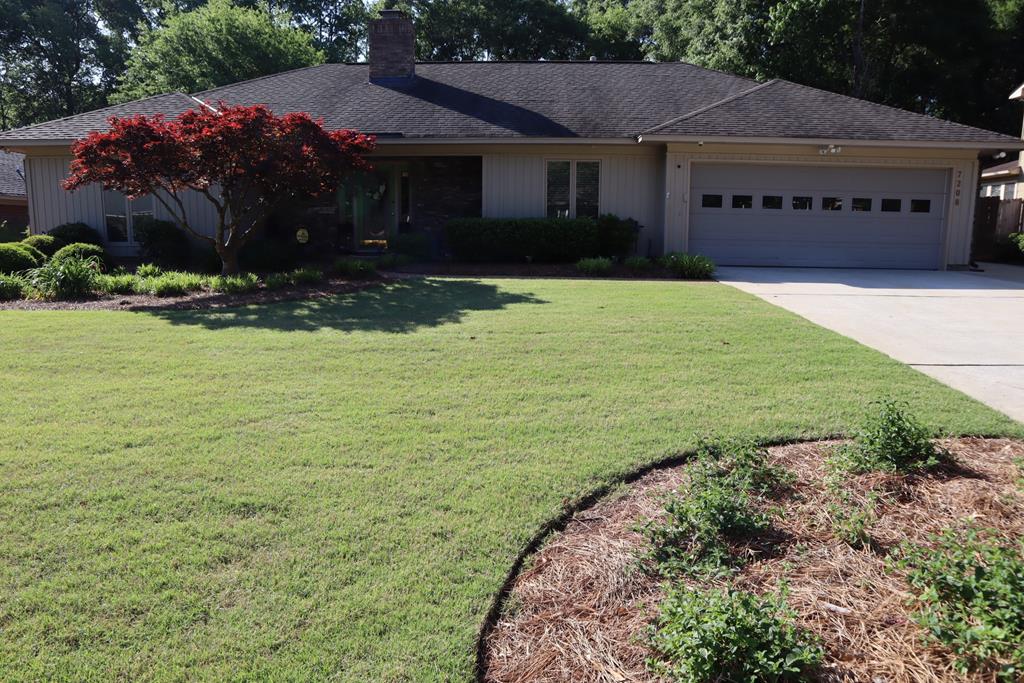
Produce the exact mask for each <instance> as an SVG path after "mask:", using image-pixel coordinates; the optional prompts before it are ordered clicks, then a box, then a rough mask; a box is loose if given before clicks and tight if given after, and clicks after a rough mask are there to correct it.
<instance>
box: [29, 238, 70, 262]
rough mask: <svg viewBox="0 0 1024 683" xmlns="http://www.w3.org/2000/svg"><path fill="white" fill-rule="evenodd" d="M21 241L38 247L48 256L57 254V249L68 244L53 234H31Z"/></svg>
mask: <svg viewBox="0 0 1024 683" xmlns="http://www.w3.org/2000/svg"><path fill="white" fill-rule="evenodd" d="M21 243H22V244H27V245H29V246H30V247H33V248H35V249H38V250H39V251H40V252H42V253H43V254H44V255H45V256H47V257H50V256H53V255H54V254H56V253H57V250H58V249H60V248H61V247H63V246H65V244H66V243H65V242H64V241H63V240H59V239H57V238H56V237H54V236H53V235H29V236H28V237H26V238H25V239H23V240H22V241H21Z"/></svg>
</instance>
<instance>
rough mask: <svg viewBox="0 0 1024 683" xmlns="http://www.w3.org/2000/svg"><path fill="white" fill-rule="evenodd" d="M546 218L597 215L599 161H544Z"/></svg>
mask: <svg viewBox="0 0 1024 683" xmlns="http://www.w3.org/2000/svg"><path fill="white" fill-rule="evenodd" d="M546 185H547V188H546V214H547V217H548V218H597V215H598V214H599V213H600V207H601V162H600V161H583V160H580V161H569V160H561V159H559V160H551V161H548V162H547V184H546Z"/></svg>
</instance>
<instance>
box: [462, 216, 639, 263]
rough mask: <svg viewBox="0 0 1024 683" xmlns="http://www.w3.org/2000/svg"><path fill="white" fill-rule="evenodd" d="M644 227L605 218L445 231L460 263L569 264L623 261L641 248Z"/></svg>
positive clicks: (481, 221)
mask: <svg viewBox="0 0 1024 683" xmlns="http://www.w3.org/2000/svg"><path fill="white" fill-rule="evenodd" d="M639 230H640V224H639V223H637V222H636V221H634V220H631V219H622V218H618V217H616V216H613V215H610V214H606V215H603V216H601V217H600V218H598V219H597V220H594V219H592V218H458V219H455V220H452V221H449V222H448V224H447V225H446V226H445V237H446V238H447V242H448V248H449V250H450V251H451V252H452V254H453V255H454V256H455V258H456V259H458V260H460V261H513V262H514V261H534V262H546V263H567V262H573V261H579V260H580V259H583V258H591V257H597V256H603V257H619V256H624V255H625V254H628V253H629V252H630V251H632V250H633V248H634V245H635V244H636V237H637V234H638V232H639Z"/></svg>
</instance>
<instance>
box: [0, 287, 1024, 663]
mask: <svg viewBox="0 0 1024 683" xmlns="http://www.w3.org/2000/svg"><path fill="white" fill-rule="evenodd" d="M0 395H2V396H3V397H4V405H3V409H2V410H0V671H3V672H4V673H3V677H4V678H5V679H7V680H26V681H27V680H40V679H47V680H69V681H70V680H76V681H79V680H132V681H138V680H180V679H186V678H187V679H189V680H196V679H202V680H274V681H289V680H295V681H304V680H322V679H328V678H329V679H331V680H346V681H347V680H351V681H366V680H373V681H397V680H415V681H429V680H468V679H471V678H472V676H473V670H474V650H473V648H474V645H475V637H476V634H477V630H478V628H479V626H480V622H481V620H482V619H483V617H484V615H485V613H486V611H487V609H488V607H489V605H490V602H491V600H492V598H493V596H494V594H495V591H496V590H497V589H498V588H499V586H500V585H501V582H502V580H503V579H504V576H505V573H506V572H507V571H508V568H509V566H510V564H511V562H512V560H513V558H514V557H515V555H516V554H517V553H518V552H519V550H520V549H521V548H522V546H523V544H524V543H525V542H526V541H527V540H528V539H529V538H530V536H531V535H532V534H533V533H535V531H536V530H537V529H538V527H539V526H540V525H541V524H542V523H544V522H545V521H546V520H548V519H550V518H551V517H552V516H554V515H556V514H557V513H558V512H559V510H560V509H561V508H562V506H563V505H564V504H565V503H566V502H567V501H572V500H575V499H577V498H579V497H580V496H581V495H584V494H586V493H587V492H589V491H592V490H594V489H595V488H597V487H598V486H601V485H604V484H608V483H609V482H614V481H615V479H616V478H618V477H621V476H622V475H624V474H625V473H628V472H629V471H631V470H634V469H635V468H637V467H638V466H641V465H643V464H645V463H650V462H653V461H656V460H659V459H662V458H665V457H667V456H669V455H672V454H675V453H679V452H682V451H686V450H689V449H692V448H693V447H694V446H695V445H696V444H697V442H698V439H699V438H700V437H701V436H705V435H710V434H716V435H719V436H722V437H733V436H735V437H757V438H761V439H783V438H795V437H820V436H824V435H829V434H833V433H840V432H846V431H848V430H849V429H850V428H851V427H852V426H854V425H856V424H857V421H858V419H859V418H860V417H861V415H862V414H863V412H864V410H865V408H866V406H867V404H868V402H869V401H871V400H873V399H875V398H877V397H879V396H882V395H889V396H893V397H894V398H897V399H903V400H906V401H907V402H908V403H909V405H910V409H911V410H912V411H913V412H914V414H915V415H917V416H918V417H919V418H920V419H921V420H922V421H923V422H925V423H927V424H929V425H937V426H939V427H941V428H942V429H944V430H946V431H948V432H954V433H969V434H990V435H995V434H1007V435H1018V436H1019V435H1021V433H1022V432H1021V426H1020V425H1018V424H1016V423H1013V422H1012V421H1010V420H1009V419H1008V418H1005V417H1003V416H1001V415H1000V414H998V413H996V412H994V411H992V410H989V409H988V408H985V407H984V406H982V405H980V404H979V403H977V402H975V401H973V400H971V399H969V398H967V397H965V396H963V395H962V394H959V393H957V392H955V391H953V390H950V389H947V388H945V387H943V386H941V385H940V384H938V383H937V382H935V381H933V380H931V379H929V378H927V377H925V376H924V375H921V374H919V373H917V372H916V371H914V370H911V369H909V368H907V367H905V366H903V365H900V364H899V363H896V362H895V361H892V360H890V359H888V358H886V357H885V356H883V355H881V354H879V353H876V352H874V351H871V350H869V349H867V348H864V347H862V346H859V345H857V344H856V343H854V342H852V341H850V340H848V339H845V338H843V337H840V336H838V335H836V334H833V333H831V332H828V331H826V330H824V329H821V328H819V327H816V326H814V325H812V324H810V323H809V322H807V321H805V320H803V319H801V318H799V317H797V316H795V315H792V314H790V313H787V312H785V311H783V310H782V309H779V308H775V307H772V306H770V305H768V304H766V303H764V302H761V301H759V300H757V299H755V298H754V297H752V296H748V295H746V294H743V293H740V292H738V291H736V290H734V289H731V288H729V287H726V286H723V285H718V284H714V283H682V282H672V281H664V282H607V281H585V280H484V281H475V280H442V279H431V280H410V281H403V282H400V283H397V284H392V285H388V286H382V287H379V288H374V289H369V290H365V291H362V292H356V293H352V294H349V295H341V296H338V297H335V298H327V299H318V300H312V301H307V302H292V303H285V304H276V305H268V306H262V307H250V308H240V309H233V310H222V311H204V312H184V311H173V312H172V311H166V312H160V313H128V312H116V311H88V312H86V311H26V312H22V311H4V312H0Z"/></svg>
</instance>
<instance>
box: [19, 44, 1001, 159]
mask: <svg viewBox="0 0 1024 683" xmlns="http://www.w3.org/2000/svg"><path fill="white" fill-rule="evenodd" d="M416 74H417V76H416V78H415V79H414V80H412V81H411V82H409V83H405V84H401V85H392V84H388V85H385V84H379V83H370V82H369V81H368V78H367V76H368V68H367V65H366V64H324V65H321V66H315V67H307V68H304V69H297V70H295V71H289V72H285V73H281V74H275V75H272V76H264V77H262V78H256V79H253V80H250V81H244V82H241V83H235V84H232V85H227V86H224V87H221V88H216V89H213V90H209V91H206V92H203V93H198V94H197V97H199V98H201V99H203V100H205V101H208V102H213V101H216V100H223V101H225V102H228V103H231V104H265V105H267V106H269V107H270V108H271V109H272V110H273V111H275V112H276V113H285V112H291V111H303V112H308V113H310V114H312V115H313V116H316V117H319V118H323V120H324V123H325V124H326V125H327V126H329V127H331V128H355V129H358V130H361V131H364V132H367V133H375V134H378V135H381V136H394V137H398V136H401V137H404V138H411V139H453V138H479V139H492V140H503V139H513V138H523V137H544V138H631V137H633V136H635V135H637V134H639V133H641V132H644V131H650V132H651V133H654V134H659V135H677V136H700V135H707V136H712V135H722V136H738V137H778V138H835V139H856V140H861V139H863V140H885V141H892V142H899V141H930V142H955V143H978V144H979V145H987V146H1000V145H1004V146H1005V145H1013V144H1018V145H1019V141H1017V140H1016V139H1015V138H1012V137H1010V136H1005V135H1000V134H998V133H993V132H990V131H983V130H980V129H977V128H971V127H969V126H962V125H958V124H954V123H950V122H948V121H942V120H939V119H935V118H932V117H928V116H923V115H920V114H914V113H911V112H907V111H902V110H898V109H893V108H891V107H885V106H882V105H877V104H873V103H870V102H866V101H863V100H857V99H854V98H850V97H844V96H842V95H836V94H834V93H830V92H825V91H822V90H816V89H814V88H809V87H805V86H800V85H796V84H794V83H789V82H787V81H769V82H767V83H758V82H756V81H752V80H750V79H747V78H741V77H739V76H733V75H730V74H727V73H723V72H720V71H713V70H710V69H704V68H701V67H697V66H694V65H691V64H686V63H683V62H663V63H655V62H446V63H421V64H417V65H416ZM195 105H196V102H195V100H193V99H191V98H190V97H189V96H187V95H183V94H181V93H171V94H168V95H160V96H157V97H152V98H148V99H146V100H139V101H137V102H130V103H126V104H121V105H115V106H113V107H107V108H106V109H101V110H98V111H95V112H89V113H87V114H81V115H79V116H73V117H68V118H65V119H60V120H58V121H51V122H48V123H42V124H38V125H35V126H29V127H27V128H22V129H18V130H14V131H8V132H6V133H0V144H3V143H8V144H10V143H12V142H14V141H43V140H51V139H52V140H70V139H75V138H79V137H83V136H85V135H86V134H88V133H89V132H90V131H93V130H97V129H102V128H103V127H104V126H105V123H106V119H107V117H109V116H110V115H112V114H117V115H122V116H123V115H132V114H138V113H144V114H152V113H156V112H158V111H160V112H163V113H165V114H167V115H177V114H179V113H181V112H182V111H184V110H185V109H188V108H190V107H194V106H195Z"/></svg>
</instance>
